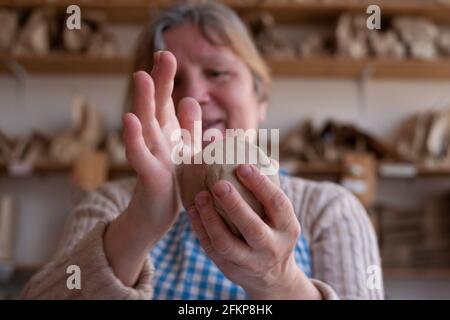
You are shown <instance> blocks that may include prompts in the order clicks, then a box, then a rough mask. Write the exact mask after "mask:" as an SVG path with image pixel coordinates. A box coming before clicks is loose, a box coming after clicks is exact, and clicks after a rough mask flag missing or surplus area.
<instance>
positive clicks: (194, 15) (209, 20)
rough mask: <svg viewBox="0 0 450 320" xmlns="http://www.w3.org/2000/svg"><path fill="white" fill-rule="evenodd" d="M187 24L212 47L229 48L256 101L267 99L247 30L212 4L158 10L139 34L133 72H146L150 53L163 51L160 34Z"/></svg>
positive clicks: (265, 79) (264, 73) (262, 66)
mask: <svg viewBox="0 0 450 320" xmlns="http://www.w3.org/2000/svg"><path fill="white" fill-rule="evenodd" d="M185 22H190V23H193V24H195V25H196V26H198V28H199V29H200V31H201V33H202V34H203V36H204V37H205V38H206V39H207V40H208V41H209V42H211V43H212V44H214V45H224V46H227V47H229V48H230V49H231V50H232V51H233V52H234V53H235V54H236V55H237V56H238V57H239V58H241V59H242V60H243V61H244V63H245V64H246V65H247V66H248V67H249V69H250V71H251V74H252V77H253V82H254V87H255V92H256V94H257V97H258V98H259V99H260V101H265V100H267V98H268V95H269V91H270V85H271V78H270V72H269V68H268V67H267V65H266V63H265V62H264V60H263V59H262V57H261V55H260V53H259V52H258V50H257V48H256V46H255V44H254V43H253V41H252V38H251V36H250V33H249V31H248V30H247V28H246V26H245V24H244V23H243V22H242V20H241V19H240V18H239V16H238V15H237V14H236V13H235V12H234V11H233V10H231V9H230V8H228V7H227V6H225V5H222V4H220V3H217V2H215V1H195V2H193V1H189V2H183V3H180V4H177V5H175V6H172V7H170V8H168V9H167V10H164V11H162V12H161V13H160V14H159V15H157V16H156V18H155V19H154V20H153V21H152V23H151V25H150V27H147V28H146V29H145V30H144V32H143V33H142V34H141V37H140V39H139V42H138V46H137V49H136V52H135V56H134V65H133V72H135V71H138V70H145V71H148V72H149V71H150V70H151V68H152V66H153V53H154V52H156V51H159V50H165V49H166V45H165V43H164V36H163V33H164V32H165V31H167V30H168V29H170V28H173V27H175V26H177V25H180V24H182V23H185ZM132 90H133V82H132V79H131V78H130V81H129V84H128V92H127V97H126V101H125V109H126V111H129V110H130V109H131V97H132Z"/></svg>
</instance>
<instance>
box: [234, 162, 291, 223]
mask: <svg viewBox="0 0 450 320" xmlns="http://www.w3.org/2000/svg"><path fill="white" fill-rule="evenodd" d="M236 171H237V176H238V177H239V180H240V181H241V182H242V183H243V184H244V186H245V187H247V188H248V189H249V190H250V191H251V192H252V193H253V195H254V196H255V197H256V199H257V200H259V201H260V202H261V204H262V205H263V206H264V209H265V212H266V214H267V216H268V218H269V219H270V222H271V223H272V224H273V227H274V228H275V229H278V230H286V229H287V228H289V226H291V225H292V224H293V223H294V222H296V221H297V218H296V217H295V214H294V210H293V208H292V204H291V202H290V200H289V198H288V197H287V196H286V195H285V194H284V192H283V191H282V190H281V188H280V187H278V186H277V185H275V184H274V183H273V182H272V181H271V180H270V179H269V178H268V177H267V176H266V175H264V174H261V172H260V170H258V168H256V167H255V166H253V165H249V164H241V165H239V166H238V168H237V170H236Z"/></svg>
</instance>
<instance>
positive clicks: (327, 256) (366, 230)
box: [283, 178, 384, 299]
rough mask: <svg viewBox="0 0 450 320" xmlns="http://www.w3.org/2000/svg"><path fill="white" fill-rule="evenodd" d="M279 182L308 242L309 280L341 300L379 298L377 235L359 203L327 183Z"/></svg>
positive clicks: (380, 296) (379, 271)
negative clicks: (309, 255)
mask: <svg viewBox="0 0 450 320" xmlns="http://www.w3.org/2000/svg"><path fill="white" fill-rule="evenodd" d="M283 180H285V181H284V182H283V185H284V186H283V189H284V190H285V192H286V193H287V195H288V196H289V197H290V199H291V201H292V203H293V206H294V211H295V212H296V214H297V216H298V218H299V220H300V223H301V226H302V232H303V233H304V234H305V237H306V238H307V240H308V243H309V247H310V250H311V255H312V271H313V272H312V276H313V278H314V279H317V280H319V281H320V282H321V284H326V285H328V286H329V289H330V290H328V291H329V294H330V295H331V296H333V294H332V290H334V292H335V293H336V295H337V296H336V297H339V298H340V299H383V298H384V289H383V280H382V269H381V264H380V260H381V259H380V255H379V249H378V243H377V238H376V235H375V232H374V229H373V226H372V224H371V222H370V219H369V217H368V215H367V213H366V211H365V209H364V207H363V206H362V205H361V203H360V202H359V201H358V200H357V199H356V198H355V197H354V196H353V195H352V194H351V193H350V192H348V191H347V190H345V189H343V188H341V187H339V186H337V185H334V184H332V183H317V182H308V181H306V180H302V179H297V178H285V179H283ZM331 288H332V290H331ZM322 292H323V290H322Z"/></svg>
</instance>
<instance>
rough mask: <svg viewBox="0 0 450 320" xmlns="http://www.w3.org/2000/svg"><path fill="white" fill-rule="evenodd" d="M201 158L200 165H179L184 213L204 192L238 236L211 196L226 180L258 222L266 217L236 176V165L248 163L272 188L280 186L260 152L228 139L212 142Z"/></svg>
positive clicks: (274, 170) (273, 168) (272, 166)
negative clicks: (255, 215) (264, 177)
mask: <svg viewBox="0 0 450 320" xmlns="http://www.w3.org/2000/svg"><path fill="white" fill-rule="evenodd" d="M201 155H202V156H203V157H202V158H201V159H202V161H201V163H198V164H195V163H192V164H182V165H181V167H180V168H179V173H178V181H179V185H180V195H181V200H182V203H183V206H184V208H185V209H188V208H190V207H191V206H193V205H194V200H195V196H196V195H197V194H198V193H199V192H200V191H202V190H207V191H209V192H210V195H211V196H212V199H214V207H215V209H216V210H217V212H218V213H219V214H220V215H221V216H222V218H223V219H224V221H225V222H226V224H227V225H228V226H229V227H230V230H231V231H232V232H233V233H234V234H236V235H240V232H239V230H238V229H237V228H236V226H235V225H234V224H233V223H232V222H231V221H230V219H229V218H228V217H227V215H226V213H225V211H224V210H223V209H222V208H221V206H220V204H219V202H218V201H217V200H216V199H215V198H214V196H213V193H212V187H213V186H214V184H215V183H216V182H218V181H219V180H227V181H228V182H230V183H231V184H232V185H233V186H234V187H235V188H236V190H237V191H238V192H239V193H240V195H241V196H242V198H243V199H244V200H245V201H246V202H247V203H248V204H249V206H250V207H251V208H252V209H253V210H254V211H255V212H256V213H257V214H258V215H259V216H260V217H261V218H264V217H265V215H266V214H265V211H264V208H263V206H262V205H261V203H260V202H259V201H258V200H257V199H256V198H255V196H254V195H253V193H252V192H251V191H250V190H248V189H247V188H246V187H245V186H244V185H243V184H242V183H241V182H240V180H239V178H238V177H237V175H236V172H235V170H236V168H237V167H238V166H239V164H244V163H247V164H248V163H251V164H253V165H254V166H256V167H257V168H259V169H260V170H261V172H262V173H263V174H265V175H266V176H267V177H268V178H269V179H270V180H271V181H272V182H273V183H274V184H275V185H277V186H279V185H280V181H279V177H278V168H277V166H276V164H275V163H274V162H273V161H271V159H270V158H269V157H268V156H267V155H266V154H265V153H264V151H263V150H262V149H261V148H259V147H258V146H256V145H255V144H252V143H250V142H248V141H245V140H241V139H237V138H236V137H228V138H226V139H224V140H219V141H215V142H212V143H211V144H209V145H208V146H207V147H206V148H205V149H203V151H202V152H201ZM196 157H197V159H199V158H200V155H199V154H197V155H194V157H193V159H195V158H196ZM211 160H214V162H211ZM221 160H223V161H221ZM197 162H199V161H197Z"/></svg>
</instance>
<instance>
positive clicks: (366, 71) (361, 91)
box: [356, 65, 373, 114]
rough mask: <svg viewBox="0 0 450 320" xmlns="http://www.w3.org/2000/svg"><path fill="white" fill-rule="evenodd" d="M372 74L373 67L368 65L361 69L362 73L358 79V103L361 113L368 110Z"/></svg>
mask: <svg viewBox="0 0 450 320" xmlns="http://www.w3.org/2000/svg"><path fill="white" fill-rule="evenodd" d="M372 75H373V68H372V66H371V65H367V66H365V67H364V68H362V69H361V73H360V74H359V76H358V78H357V80H356V94H357V103H358V109H359V111H360V113H361V114H363V113H365V112H367V108H368V106H367V88H368V84H369V81H370V79H371V78H372Z"/></svg>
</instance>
